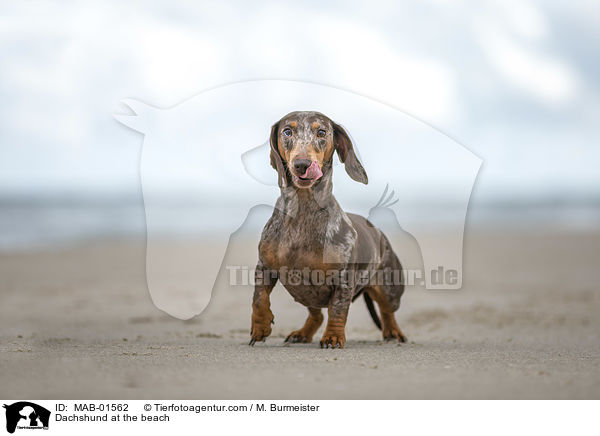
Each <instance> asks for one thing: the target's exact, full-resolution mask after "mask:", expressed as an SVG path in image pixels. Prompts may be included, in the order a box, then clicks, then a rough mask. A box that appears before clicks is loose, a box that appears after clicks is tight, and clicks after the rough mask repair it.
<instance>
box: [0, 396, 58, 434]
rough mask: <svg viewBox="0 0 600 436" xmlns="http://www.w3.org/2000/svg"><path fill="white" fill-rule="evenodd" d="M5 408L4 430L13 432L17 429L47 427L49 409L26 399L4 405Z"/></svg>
mask: <svg viewBox="0 0 600 436" xmlns="http://www.w3.org/2000/svg"><path fill="white" fill-rule="evenodd" d="M3 407H4V408H5V409H6V431H8V432H9V433H14V432H15V430H16V429H17V428H19V429H48V424H49V423H50V411H49V410H48V409H46V408H44V407H42V406H39V405H37V404H35V403H30V402H28V401H19V402H17V403H13V404H11V405H6V404H5V405H4V406H3Z"/></svg>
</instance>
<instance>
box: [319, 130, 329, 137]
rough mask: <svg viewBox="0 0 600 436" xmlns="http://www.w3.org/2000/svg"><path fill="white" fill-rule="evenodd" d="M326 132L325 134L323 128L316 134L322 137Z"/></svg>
mask: <svg viewBox="0 0 600 436" xmlns="http://www.w3.org/2000/svg"><path fill="white" fill-rule="evenodd" d="M326 134H327V132H326V131H325V130H323V129H319V130H318V131H317V136H318V137H319V138H324V137H325V135H326Z"/></svg>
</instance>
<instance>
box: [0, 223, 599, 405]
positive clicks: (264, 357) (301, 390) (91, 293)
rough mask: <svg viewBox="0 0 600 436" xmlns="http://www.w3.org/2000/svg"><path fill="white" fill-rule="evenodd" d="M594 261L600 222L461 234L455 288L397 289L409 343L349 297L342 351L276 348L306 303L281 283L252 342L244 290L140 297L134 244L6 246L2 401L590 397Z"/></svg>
mask: <svg viewBox="0 0 600 436" xmlns="http://www.w3.org/2000/svg"><path fill="white" fill-rule="evenodd" d="M248 249H249V250H253V249H255V247H251V246H248ZM207 251H209V250H207ZM207 255H208V254H207ZM599 261H600V233H593V232H589V231H585V232H584V231H574V230H573V231H558V230H557V231H552V230H549V229H547V230H538V231H531V230H507V229H495V230H490V229H487V230H486V229H477V230H472V231H468V232H467V233H466V236H465V246H464V286H463V289H461V290H459V291H435V292H434V291H425V290H423V289H422V288H411V289H409V290H407V292H406V293H405V296H404V297H403V301H402V307H401V309H400V311H399V312H398V314H397V319H398V322H399V325H400V326H401V327H402V329H403V330H404V332H405V333H406V334H407V336H408V337H409V342H408V343H407V344H403V345H399V344H396V343H383V342H382V341H381V340H380V333H379V331H378V330H377V329H376V328H375V326H374V325H373V323H372V322H371V320H370V319H369V315H368V313H367V311H366V308H365V307H364V303H363V302H362V300H358V301H357V302H356V303H355V304H353V306H352V308H351V311H350V319H349V323H348V327H347V337H348V342H347V344H346V348H345V349H343V350H321V349H319V347H318V345H317V344H316V343H313V344H302V345H291V346H288V345H284V343H283V339H284V337H285V336H286V335H287V334H288V333H289V332H290V331H292V330H294V329H296V328H298V327H299V326H300V325H301V324H302V322H303V320H304V318H305V316H306V311H305V309H304V308H303V307H302V306H300V305H298V304H297V303H294V302H293V300H292V299H291V297H290V296H289V295H288V294H287V292H286V291H285V290H284V289H283V288H280V287H279V286H278V287H277V288H276V289H275V291H274V293H273V298H272V307H273V312H274V314H275V321H276V323H275V325H274V330H273V334H272V336H271V337H270V338H269V339H268V340H267V342H266V343H264V344H257V345H256V346H255V347H254V348H251V347H249V346H248V345H247V343H248V339H249V333H248V329H249V317H250V298H251V295H250V294H249V293H248V292H246V291H243V292H242V291H230V292H227V291H223V294H222V295H217V298H215V301H214V304H212V303H211V306H210V307H209V309H208V310H207V311H206V312H205V313H204V314H203V315H202V316H200V317H197V318H194V319H192V320H188V321H181V320H178V319H175V318H172V317H170V316H167V315H166V314H164V313H163V312H161V311H160V310H158V309H157V308H156V307H155V306H154V305H153V304H152V302H151V300H150V297H149V295H148V290H147V288H146V281H145V272H144V271H145V243H144V242H143V241H138V240H130V241H101V242H88V243H81V244H79V245H77V246H73V247H65V248H61V249H58V250H46V251H39V252H31V253H19V254H3V255H1V256H0V277H1V283H0V287H1V291H0V294H1V296H2V304H1V305H0V351H1V353H0V367H1V371H0V386H2V387H1V388H0V396H1V397H3V398H33V399H84V398H86V399H111V398H112V399H114V398H127V399H146V398H182V399H234V398H248V399H249V398H257V399H267V398H270V399H298V398H317V399H391V398H397V399H403V398H429V399H445V398H482V399H485V398H497V399H513V398H543V399H549V398H565V399H575V398H577V399H587V398H595V399H598V398H600V334H599V333H600V315H599V314H600V287H599V286H598V264H599ZM322 330H323V327H321V330H319V332H318V333H317V335H316V339H318V338H319V337H320V335H321V334H322Z"/></svg>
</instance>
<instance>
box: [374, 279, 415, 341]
mask: <svg viewBox="0 0 600 436" xmlns="http://www.w3.org/2000/svg"><path fill="white" fill-rule="evenodd" d="M393 286H398V285H386V284H384V285H374V286H369V287H368V288H365V292H367V293H368V294H369V296H370V297H371V298H372V299H373V300H375V302H376V303H377V306H378V307H379V314H380V316H381V333H382V334H383V339H384V340H386V341H389V340H392V339H396V340H398V341H399V342H406V336H404V333H402V330H400V327H398V324H397V323H396V318H395V317H394V312H395V311H396V310H398V308H399V307H400V295H401V294H402V292H399V290H397V289H391V287H393ZM399 286H402V285H399ZM399 294H400V295H399Z"/></svg>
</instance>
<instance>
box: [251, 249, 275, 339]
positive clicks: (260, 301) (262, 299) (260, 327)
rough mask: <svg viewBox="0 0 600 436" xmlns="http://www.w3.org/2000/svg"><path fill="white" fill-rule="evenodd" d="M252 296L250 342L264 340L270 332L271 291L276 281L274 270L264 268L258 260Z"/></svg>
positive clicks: (271, 314)
mask: <svg viewBox="0 0 600 436" xmlns="http://www.w3.org/2000/svg"><path fill="white" fill-rule="evenodd" d="M254 282H255V285H254V297H253V300H252V326H251V328H250V344H249V345H254V344H255V343H256V342H257V341H263V342H264V341H265V339H266V338H267V336H269V335H270V334H271V324H273V319H274V316H273V312H271V299H270V297H271V291H272V290H273V287H275V284H276V283H277V276H276V274H275V272H274V271H271V270H269V269H268V268H266V267H265V266H264V265H263V264H262V262H260V261H259V262H258V265H257V266H256V272H255V276H254Z"/></svg>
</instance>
